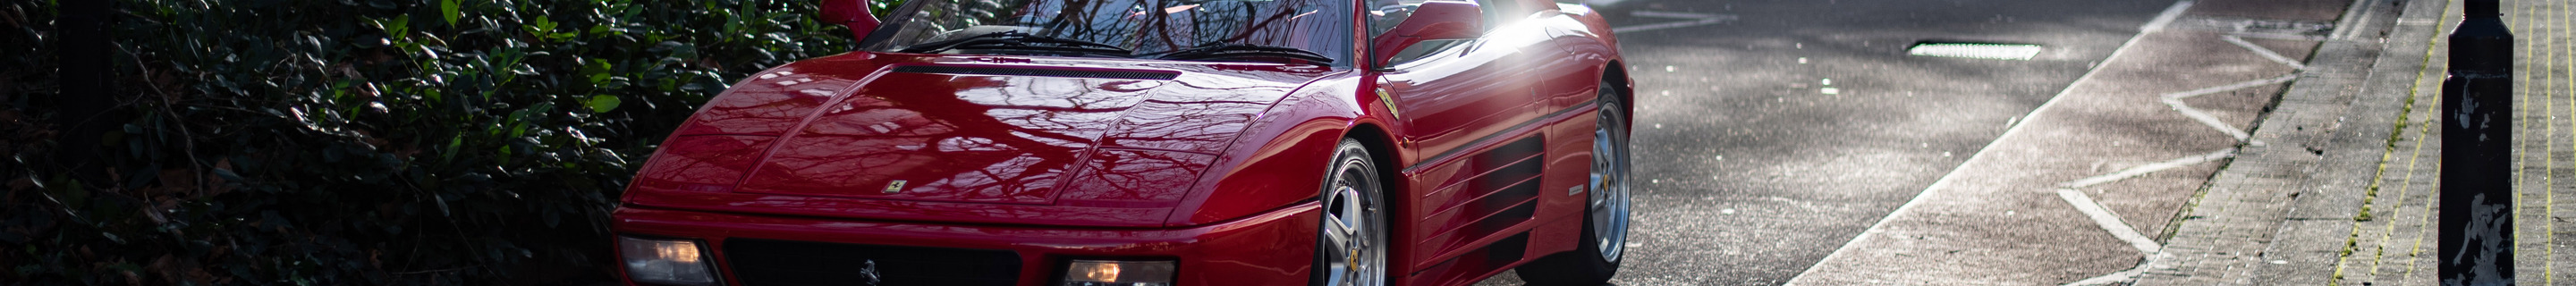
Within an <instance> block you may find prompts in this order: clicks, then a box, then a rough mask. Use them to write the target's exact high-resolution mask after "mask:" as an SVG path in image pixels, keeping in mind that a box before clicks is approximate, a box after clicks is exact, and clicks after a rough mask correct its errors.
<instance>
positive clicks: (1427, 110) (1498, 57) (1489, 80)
mask: <svg viewBox="0 0 2576 286" xmlns="http://www.w3.org/2000/svg"><path fill="white" fill-rule="evenodd" d="M1513 2H1516V1H1513V0H1501V1H1494V0H1487V1H1478V3H1479V5H1480V7H1483V8H1485V12H1486V13H1487V15H1488V16H1487V17H1486V19H1488V20H1489V22H1487V26H1488V27H1495V25H1510V24H1508V22H1495V21H1491V20H1494V19H1498V18H1510V19H1518V18H1519V17H1502V16H1496V15H1499V14H1503V13H1513V12H1509V11H1505V10H1510V9H1504V8H1507V7H1508V6H1516V5H1510V4H1502V5H1488V3H1513ZM1497 6H1505V7H1497ZM1492 30H1501V29H1489V31H1492ZM1545 40H1547V39H1546V37H1544V35H1529V34H1522V33H1504V34H1496V33H1488V34H1487V35H1486V36H1485V37H1482V38H1478V39H1470V40H1434V41H1427V42H1424V43H1422V44H1418V45H1415V46H1413V47H1412V48H1408V49H1406V50H1405V51H1403V52H1399V53H1397V56H1395V60H1391V61H1389V62H1390V64H1388V66H1387V67H1388V70H1387V71H1386V72H1385V73H1382V74H1381V77H1380V80H1381V85H1380V86H1381V87H1383V88H1385V91H1386V92H1387V93H1389V95H1391V96H1392V97H1393V98H1394V99H1393V100H1392V101H1393V103H1394V105H1395V107H1396V109H1397V110H1398V114H1397V115H1398V116H1399V118H1398V120H1404V121H1405V123H1406V126H1407V128H1405V129H1404V130H1403V131H1400V132H1402V133H1403V134H1402V136H1404V137H1405V139H1407V140H1406V141H1410V142H1413V143H1414V144H1417V147H1416V148H1418V149H1416V151H1417V152H1421V153H1422V154H1439V153H1446V152H1451V151H1463V150H1453V149H1457V148H1460V147H1466V145H1468V144H1470V143H1475V142H1476V141H1478V139H1481V138H1484V137H1485V136H1486V135H1493V134H1495V133H1497V132H1501V131H1504V129H1509V128H1511V127H1513V126H1514V125H1517V124H1519V123H1521V122H1525V121H1530V120H1533V119H1537V117H1538V116H1539V115H1540V114H1541V113H1543V111H1540V110H1539V109H1542V108H1545V107H1547V105H1549V104H1546V103H1544V102H1542V100H1541V98H1540V97H1539V95H1538V93H1537V90H1535V89H1534V88H1536V87H1538V86H1540V84H1539V82H1538V80H1537V79H1536V78H1535V77H1533V76H1534V75H1535V73H1533V72H1531V69H1532V68H1535V67H1536V65H1535V64H1537V63H1539V62H1540V60H1539V59H1537V58H1538V57H1548V56H1555V55H1558V54H1561V53H1562V52H1561V51H1559V50H1557V49H1554V48H1551V47H1548V46H1544V45H1541V44H1542V43H1543V42H1544V41H1545Z"/></svg>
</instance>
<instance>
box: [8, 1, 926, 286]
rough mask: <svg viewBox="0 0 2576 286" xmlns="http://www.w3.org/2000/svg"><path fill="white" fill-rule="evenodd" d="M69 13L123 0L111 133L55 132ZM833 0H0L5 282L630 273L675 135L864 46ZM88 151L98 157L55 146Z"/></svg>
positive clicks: (360, 281) (568, 278)
mask: <svg viewBox="0 0 2576 286" xmlns="http://www.w3.org/2000/svg"><path fill="white" fill-rule="evenodd" d="M56 1H112V2H113V6H112V7H113V8H112V9H113V10H114V13H113V22H112V24H111V26H109V28H110V29H111V30H112V31H113V33H112V34H113V35H114V36H113V37H114V40H113V43H114V45H115V46H116V48H117V50H115V51H110V52H109V54H113V56H111V58H112V62H114V65H113V66H112V68H113V69H112V71H113V72H112V73H113V74H114V75H115V76H114V77H112V78H110V79H109V80H110V84H109V85H110V86H115V87H116V88H115V89H114V92H113V93H111V94H108V95H111V97H113V101H114V102H115V106H113V107H112V108H111V109H112V110H111V112H110V113H109V114H112V115H111V116H107V117H100V118H98V119H95V120H108V123H110V124H105V125H103V126H112V127H111V128H108V129H109V130H103V133H104V134H103V135H102V136H101V137H99V138H98V139H97V140H96V141H98V142H100V144H99V145H96V146H63V145H60V144H58V142H65V141H66V140H65V138H61V137H62V136H63V135H64V134H67V133H71V132H65V131H66V130H63V129H64V128H66V127H65V126H74V125H77V124H78V122H65V121H66V120H62V119H56V118H57V117H60V116H57V115H60V114H57V112H61V111H59V110H60V106H59V105H61V104H63V102H64V101H65V100H61V99H62V98H64V96H66V95H64V91H63V90H61V88H60V87H58V86H55V85H54V84H53V82H55V81H56V80H58V79H59V75H57V74H55V73H56V68H57V67H58V66H59V64H58V61H61V60H60V59H58V56H59V55H61V54H62V52H63V51H58V50H56V48H55V45H56V44H57V43H55V42H53V41H56V40H59V39H60V38H61V36H63V35H55V33H56V31H55V28H56V27H55V25H57V24H58V23H56V22H57V21H56V20H57V19H55V18H56V17H58V15H59V14H58V13H59V11H56V10H57V9H60V7H59V3H58V2H56ZM815 4H816V1H814V0H693V1H654V0H417V1H392V0H234V1H219V0H33V1H9V2H8V3H5V4H0V30H5V35H0V62H6V63H7V66H6V69H5V70H0V104H5V105H6V108H7V110H0V153H6V154H9V155H7V156H8V158H6V159H7V160H6V161H5V162H0V182H6V188H7V194H6V197H5V198H0V204H5V205H4V206H0V246H5V247H6V248H5V249H0V266H5V267H6V269H0V281H10V282H8V283H5V284H13V285H21V284H23V285H49V284H88V285H98V284H113V285H126V284H147V285H160V284H174V285H190V284H194V285H205V284H226V285H230V284H291V285H384V284H398V285H414V284H437V285H491V284H522V285H524V284H588V283H596V282H599V281H605V280H607V279H611V278H612V277H610V276H608V275H609V274H608V273H610V271H612V270H611V268H610V267H614V265H615V263H613V262H611V261H607V260H610V259H611V258H610V256H609V246H608V244H607V243H608V242H609V239H608V237H607V233H606V232H607V226H606V221H607V212H608V211H609V210H610V209H611V208H612V207H613V206H614V205H615V202H616V198H617V195H618V193H619V192H620V191H622V190H623V188H624V186H625V184H626V183H627V181H628V179H629V177H630V176H632V174H633V173H634V169H635V168H636V167H637V166H636V164H639V163H641V162H643V160H644V156H645V155H646V154H649V153H650V152H651V151H652V148H653V146H654V144H657V143H658V142H656V141H659V140H661V139H662V137H663V136H664V135H665V134H666V133H667V132H669V131H670V130H671V129H672V128H673V127H675V125H677V124H678V122H679V121H680V120H681V119H683V118H685V117H686V116H687V115H688V114H689V112H691V111H693V110H694V109H695V106H697V105H698V104H699V103H702V102H704V101H705V100H706V99H707V98H708V97H710V96H713V95H714V94H715V93H716V92H718V91H721V90H723V89H725V88H726V87H727V85H728V84H731V82H733V81H734V80H736V79H740V78H742V77H743V76H745V75H747V74H749V73H752V72H756V71H758V70H759V69H762V68H766V67H770V66H774V65H778V64H783V63H786V62H789V61H793V60H797V59H803V58H811V57H817V56H824V55H829V54H836V53H841V52H844V51H846V50H848V49H849V47H850V46H852V43H851V39H849V38H848V37H849V36H848V35H849V34H848V31H847V30H846V29H844V28H841V27H839V26H831V25H823V24H821V23H817V22H815V21H814V20H813V17H812V16H811V15H813V11H812V10H813V9H814V7H815ZM877 4H878V5H880V6H881V5H887V4H890V3H877ZM80 148H97V149H96V150H99V152H98V155H97V156H96V158H97V159H96V160H95V161H94V162H97V163H93V164H89V165H85V166H80V167H77V168H76V167H73V166H65V165H66V163H65V162H66V161H64V160H63V159H62V158H60V157H61V156H57V155H55V154H71V153H63V151H66V150H77V149H80ZM84 168H87V169H88V170H84ZM84 172H89V173H90V174H97V175H81V174H83V173H84ZM84 178H86V179H84Z"/></svg>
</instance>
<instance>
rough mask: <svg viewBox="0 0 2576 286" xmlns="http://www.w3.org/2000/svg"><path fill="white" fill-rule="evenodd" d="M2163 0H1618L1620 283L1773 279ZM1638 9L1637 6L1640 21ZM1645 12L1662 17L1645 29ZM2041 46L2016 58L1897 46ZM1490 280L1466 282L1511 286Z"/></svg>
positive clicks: (2151, 13) (2079, 71)
mask: <svg viewBox="0 0 2576 286" xmlns="http://www.w3.org/2000/svg"><path fill="white" fill-rule="evenodd" d="M2173 3H2174V2H2173V1H2170V0H2141V1H2116V0H2052V1H2042V0H1941V1H1922V0H1784V1H1753V0H1743V1H1688V0H1630V2H1629V3H1622V4H1623V6H1627V7H1630V8H1632V9H1633V10H1632V11H1644V12H1636V13H1630V15H1629V16H1628V17H1618V15H1616V14H1613V20H1612V21H1613V23H1614V24H1615V25H1617V26H1622V27H1664V28H1662V29H1649V30H1633V29H1632V30H1631V31H1622V32H1621V33H1620V34H1619V36H1620V38H1621V40H1622V41H1623V43H1622V44H1623V45H1624V46H1623V47H1622V48H1623V49H1624V51H1623V52H1625V53H1626V56H1627V59H1628V60H1629V65H1631V67H1632V68H1633V69H1634V72H1633V73H1632V75H1634V77H1635V80H1636V83H1637V85H1638V90H1637V92H1638V93H1639V94H1638V97H1637V98H1639V101H1640V104H1639V105H1638V106H1639V110H1638V113H1639V115H1640V118H1639V121H1638V122H1637V123H1636V124H1637V128H1638V130H1637V132H1635V136H1637V138H1636V140H1635V141H1634V142H1636V144H1638V145H1637V146H1635V148H1636V150H1637V152H1638V154H1637V155H1638V157H1637V164H1638V165H1637V166H1636V168H1637V169H1636V170H1637V171H1638V172H1639V173H1638V174H1637V177H1636V178H1637V181H1636V184H1635V185H1633V186H1634V187H1636V188H1637V190H1636V191H1637V193H1636V195H1635V199H1636V202H1637V203H1638V204H1639V206H1638V208H1637V210H1638V211H1637V213H1636V216H1637V218H1636V219H1637V222H1636V224H1635V225H1634V227H1635V229H1634V230H1633V232H1632V233H1634V235H1633V236H1632V237H1631V238H1630V241H1631V245H1630V248H1629V253H1630V255H1631V256H1630V259H1631V260H1629V261H1627V262H1626V264H1625V268H1624V269H1623V270H1622V271H1621V273H1620V275H1619V278H1618V279H1616V280H1614V281H1613V282H1614V283H1615V284H1620V285H1776V284H1781V283H1784V282H1786V281H1788V280H1790V279H1791V278H1793V277H1795V276H1797V275H1798V274H1799V273H1800V272H1801V271H1803V270H1806V269H1807V268H1808V267H1809V266H1811V265H1814V264H1815V263H1817V262H1818V261H1819V260H1822V259H1824V258H1825V257H1826V256H1827V255H1828V254H1831V253H1833V252H1834V251H1835V249H1836V248H1838V247H1840V246H1843V245H1844V244H1845V243H1846V242H1848V241H1849V240H1850V239H1851V238H1853V237H1854V236H1856V235H1858V234H1860V233H1861V232H1862V231H1864V230H1866V229H1868V228H1869V227H1870V226H1871V225H1872V224H1873V223H1875V222H1878V221H1879V220H1880V219H1881V218H1883V217H1885V216H1886V215H1887V214H1888V213H1889V212H1891V211H1893V210H1895V209H1896V208H1897V207H1898V206H1900V205H1903V204H1905V203H1906V202H1907V201H1908V200H1909V199H1912V198H1914V197H1915V196H1916V194H1918V193H1920V192H1922V191H1923V190H1924V189H1925V188H1926V186H1927V185H1930V184H1932V183H1933V181H1935V180H1937V179H1939V178H1940V177H1941V176H1943V175H1944V174H1946V173H1948V172H1950V171H1951V170H1952V169H1954V168H1956V167H1958V166H1959V165H1960V164H1961V162H1962V161H1965V160H1967V158H1968V157H1969V156H1970V155H1971V154H1975V153H1976V152H1978V151H1979V150H1978V149H1979V148H1981V147H1984V146H1986V145H1987V144H1988V143H1989V142H1991V141H1993V140H1995V138H1996V137H1997V136H1999V135H2001V134H2002V133H2003V132H2004V131H2005V129H2006V128H2007V127H2009V126H2010V124H2011V123H2013V122H2015V121H2017V120H2020V119H2021V118H2020V117H2021V116H2024V115H2027V114H2030V113H2031V111H2032V110H2033V109H2034V108H2037V107H2039V106H2040V105H2041V104H2042V103H2043V102H2046V101H2047V100H2049V98H2050V97H2052V96H2053V95H2056V94H2057V93H2058V92H2060V91H2061V90H2065V89H2066V88H2067V86H2068V85H2069V84H2070V83H2072V82H2075V81H2076V80H2077V78H2078V77H2080V76H2082V75H2083V74H2084V73H2085V72H2086V71H2088V70H2089V69H2091V68H2092V67H2093V66H2094V65H2095V64H2097V63H2098V61H2100V60H2102V59H2104V58H2106V57H2108V56H2109V55H2110V54H2111V53H2112V51H2113V50H2114V49H2116V48H2118V47H2119V46H2120V45H2121V43H2122V42H2123V41H2125V40H2127V39H2129V38H2131V37H2132V36H2133V35H2136V34H2137V32H2138V27H2140V26H2141V24H2143V23H2145V22H2147V21H2149V20H2150V19H2151V18H2153V17H2155V16H2156V15H2157V14H2158V13H2159V12H2161V11H2162V10H2163V9H2165V8H2167V7H2168V5H2171V4H2173ZM1649 15H1651V16H1649ZM1658 24H1661V25H1660V26H1658ZM1925 41H1944V42H1995V43H2020V44H2037V45H2042V46H2044V50H2043V52H2041V53H2040V54H2039V55H2038V56H2037V57H2036V58H2033V59H2031V60H2027V61H2011V60H1982V59H1958V58H1934V57H1920V56H1908V55H1907V54H1906V51H1905V50H1906V48H1907V47H1909V46H1911V45H1913V44H1915V43H1918V42H1925ZM1510 276H1511V275H1508V274H1507V275H1503V277H1499V278H1497V279H1494V280H1489V281H1487V282H1485V283H1482V284H1480V285H1515V284H1518V283H1516V281H1514V280H1513V279H1511V278H1510Z"/></svg>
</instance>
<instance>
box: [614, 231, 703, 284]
mask: <svg viewBox="0 0 2576 286" xmlns="http://www.w3.org/2000/svg"><path fill="white" fill-rule="evenodd" d="M698 245H699V244H698V241H696V240H659V239H642V238H633V237H625V236H618V237H617V249H618V257H620V258H624V259H625V260H626V278H627V279H634V280H635V283H642V284H655V285H671V286H713V285H716V275H715V267H711V265H713V264H712V263H707V260H706V249H705V248H700V247H698Z"/></svg>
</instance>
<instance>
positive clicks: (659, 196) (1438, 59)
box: [611, 0, 1627, 285]
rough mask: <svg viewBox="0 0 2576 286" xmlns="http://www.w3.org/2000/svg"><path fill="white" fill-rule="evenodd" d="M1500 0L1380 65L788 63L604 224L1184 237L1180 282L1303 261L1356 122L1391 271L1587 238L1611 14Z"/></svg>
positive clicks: (941, 58)
mask: <svg viewBox="0 0 2576 286" xmlns="http://www.w3.org/2000/svg"><path fill="white" fill-rule="evenodd" d="M1491 3H1508V4H1502V5H1509V6H1513V7H1526V8H1521V9H1518V10H1531V11H1528V13H1529V15H1530V16H1529V17H1526V19H1524V20H1519V21H1513V22H1508V23H1491V24H1488V26H1489V27H1490V29H1489V31H1488V32H1485V33H1484V35H1483V37H1482V38H1479V39H1477V40H1475V41H1474V42H1472V43H1467V44H1461V45H1453V46H1448V47H1446V48H1442V49H1439V50H1436V51H1431V52H1429V53H1427V54H1426V55H1425V56H1423V57H1421V60H1414V61H1409V62H1402V63H1396V64H1393V65H1390V66H1386V67H1385V68H1384V69H1377V68H1371V67H1370V66H1369V65H1358V66H1357V67H1325V66H1314V65H1298V64H1267V63H1239V62H1194V61H1168V60H1141V59H1123V58H1080V57H1049V56H1011V55H935V54H910V53H887V52H867V51H863V52H854V53H850V54H843V55H837V56H830V57H824V58H816V59H808V60H804V61H799V62H796V63H791V64H788V65H784V66H779V67H776V68H772V69H770V70H767V71H763V72H761V73H759V74H756V75H754V76H753V77H752V78H749V79H745V80H744V81H742V82H741V83H738V84H736V85H734V86H733V87H732V88H731V89H729V90H727V91H725V92H724V93H723V94H721V95H719V96H717V97H716V98H714V99H712V100H710V101H709V102H708V103H707V104H706V105H705V106H703V107H701V109H700V110H699V111H698V112H697V114H695V115H694V116H692V117H691V118H690V119H689V120H688V121H687V122H686V123H684V124H683V125H682V126H681V127H680V128H679V129H678V130H676V131H675V132H674V133H673V135H672V136H671V137H670V138H669V139H668V140H665V141H664V142H665V144H664V145H663V146H662V147H661V150H658V151H657V152H656V153H655V154H654V156H653V157H652V158H651V159H650V160H649V161H647V162H646V163H645V165H644V166H643V168H642V169H641V171H639V173H638V174H637V178H636V180H635V182H634V184H632V185H631V187H630V188H629V190H628V191H627V192H626V194H625V198H624V199H623V202H624V205H622V206H621V207H620V208H619V209H618V210H617V212H616V213H615V214H614V215H612V218H611V227H612V228H613V230H614V231H616V232H618V233H620V234H624V235H641V236H654V237H676V238H692V239H700V240H704V241H707V242H708V243H709V244H710V245H711V247H709V249H713V250H715V251H716V252H717V253H713V257H715V258H716V259H717V260H716V261H718V262H719V264H720V265H723V263H724V262H726V261H729V260H728V258H727V257H728V256H726V255H727V253H724V251H723V250H722V249H723V247H722V246H723V245H724V244H725V241H726V240H727V239H734V238H756V239H777V240H798V241H818V242H832V243H849V244H870V245H896V246H935V247H949V248H971V249H994V250H1008V251H1012V252H1014V253H1017V254H1018V255H1019V257H1021V259H1022V260H1023V264H1022V265H1024V267H1023V268H1022V269H1021V270H1020V271H1021V272H1020V276H1019V284H1018V285H1052V284H1050V283H1053V282H1054V281H1055V279H1057V278H1058V277H1057V276H1054V275H1060V274H1059V273H1057V272H1055V271H1059V270H1061V267H1063V265H1062V263H1063V261H1064V260H1065V259H1070V258H1078V257H1150V258H1170V259H1177V260H1178V261H1179V263H1180V269H1181V270H1182V271H1181V273H1182V274H1181V275H1182V276H1181V280H1180V282H1181V284H1178V285H1304V284H1306V283H1305V279H1306V277H1308V276H1307V273H1306V272H1307V271H1308V270H1310V269H1309V268H1311V265H1310V263H1311V260H1312V259H1313V257H1312V255H1313V245H1314V241H1313V238H1314V237H1315V227H1316V225H1317V223H1318V221H1317V219H1318V217H1319V216H1318V215H1317V214H1316V209H1317V203H1316V202H1314V197H1315V194H1316V190H1317V189H1319V188H1321V182H1320V180H1321V179H1322V178H1324V171H1325V170H1326V169H1327V168H1326V167H1327V166H1325V163H1327V162H1326V161H1327V159H1329V157H1330V156H1331V155H1332V153H1331V152H1332V148H1333V146H1334V145H1335V144H1336V142H1338V141H1339V140H1341V139H1342V138H1364V139H1367V140H1373V141H1370V142H1367V143H1369V144H1371V145H1372V148H1373V149H1378V150H1375V152H1378V153H1379V154H1380V155H1381V156H1385V158H1383V160H1382V164H1384V165H1385V166H1381V167H1380V168H1381V169H1385V170H1388V172H1390V173H1391V174H1389V175H1392V176H1387V177H1386V178H1387V180H1386V182H1385V183H1386V184H1388V186H1386V187H1387V188H1388V192H1387V193H1388V194H1390V196H1392V197H1391V198H1387V199H1388V200H1389V203H1390V205H1391V206H1393V207H1391V208H1390V210H1391V213H1390V214H1391V215H1392V216H1391V217H1393V218H1394V219H1393V220H1394V221H1393V223H1394V227H1393V228H1392V229H1394V230H1396V231H1395V233H1394V234H1393V235H1392V236H1390V239H1391V240H1392V241H1393V242H1395V243H1394V244H1395V245H1396V246H1395V249H1394V251H1392V252H1390V256H1389V261H1390V262H1391V264H1392V265H1393V266H1394V267H1395V268H1394V269H1393V271H1390V272H1389V273H1391V275H1392V276H1394V277H1393V278H1394V279H1392V280H1391V282H1392V283H1394V284H1396V285H1464V284H1467V283H1473V282H1475V281H1477V280H1481V279H1483V278H1484V277H1487V276H1491V275H1493V274H1495V273H1499V272H1501V271H1503V270H1506V269H1509V268H1510V267H1513V266H1517V265H1519V264H1522V263H1525V262H1528V261H1529V260H1532V259H1536V258H1538V257H1540V256H1544V255H1547V254H1552V253H1558V252H1564V251H1570V250H1574V249H1576V248H1575V243H1576V241H1575V240H1576V239H1578V238H1577V235H1578V232H1579V230H1578V228H1579V227H1580V226H1581V220H1580V219H1581V218H1582V216H1581V214H1582V210H1583V209H1582V208H1583V199H1584V198H1585V196H1583V195H1582V192H1583V191H1584V190H1583V189H1582V188H1581V186H1582V185H1583V184H1584V181H1585V178H1586V176H1585V173H1586V172H1587V171H1588V170H1587V169H1588V168H1589V165H1588V162H1589V160H1590V153H1589V152H1590V144H1592V142H1591V137H1590V134H1591V130H1592V128H1593V127H1592V126H1593V114H1594V112H1593V109H1595V108H1597V106H1596V105H1593V104H1592V97H1593V95H1594V94H1595V93H1594V91H1595V90H1596V89H1598V88H1620V89H1623V90H1624V89H1625V88H1626V83H1627V81H1626V79H1625V78H1617V77H1612V78H1607V79H1608V80H1609V81H1610V82H1612V83H1615V84H1618V85H1619V86H1613V87H1603V86H1599V83H1601V82H1603V80H1604V79H1605V78H1604V76H1605V75H1616V74H1619V71H1620V70H1621V69H1624V67H1621V66H1619V65H1618V64H1617V61H1618V59H1619V57H1618V53H1617V44H1616V41H1615V39H1613V38H1612V37H1611V36H1610V33H1609V31H1608V26H1606V25H1604V22H1603V21H1602V19H1601V17H1600V16H1599V15H1595V14H1591V12H1590V11H1589V10H1588V9H1586V8H1582V7H1580V6H1568V5H1557V4H1554V3H1552V2H1548V1H1537V0H1498V1H1494V2H1491ZM1444 5H1446V4H1444ZM1497 10H1506V9H1488V11H1497ZM1510 12H1511V13H1519V11H1510ZM868 20H869V21H871V22H872V21H874V19H873V18H870V19H868ZM1354 20H1355V21H1356V20H1358V19H1354ZM871 24H873V23H871ZM1364 29H1365V28H1362V29H1360V30H1354V31H1351V32H1352V33H1353V34H1352V35H1346V36H1351V37H1355V38H1361V37H1366V35H1367V33H1366V31H1365V30H1364ZM1354 42H1368V41H1360V40H1359V39H1355V40H1354ZM1352 49H1353V50H1352V51H1350V52H1349V53H1350V54H1354V55H1368V54H1370V53H1384V52H1385V51H1371V50H1370V49H1369V48H1368V47H1366V46H1364V45H1363V46H1355V47H1352ZM1357 58H1371V57H1365V56H1358V57H1357ZM1508 243H1518V245H1511V244H1508ZM719 270H720V272H722V273H724V274H725V276H724V277H725V278H726V279H728V285H743V284H742V282H741V281H739V280H738V279H735V278H739V276H736V275H732V274H733V269H732V268H730V266H721V267H720V269H719Z"/></svg>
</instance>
